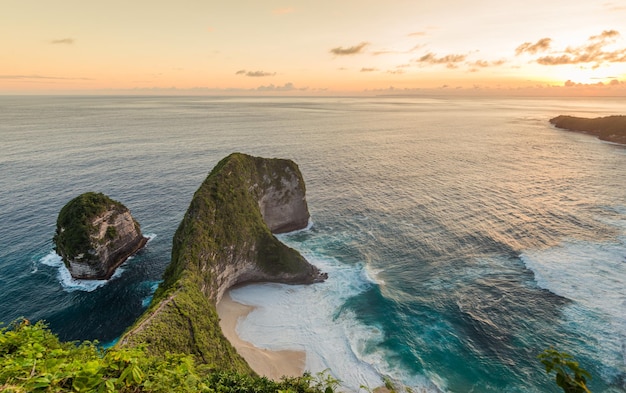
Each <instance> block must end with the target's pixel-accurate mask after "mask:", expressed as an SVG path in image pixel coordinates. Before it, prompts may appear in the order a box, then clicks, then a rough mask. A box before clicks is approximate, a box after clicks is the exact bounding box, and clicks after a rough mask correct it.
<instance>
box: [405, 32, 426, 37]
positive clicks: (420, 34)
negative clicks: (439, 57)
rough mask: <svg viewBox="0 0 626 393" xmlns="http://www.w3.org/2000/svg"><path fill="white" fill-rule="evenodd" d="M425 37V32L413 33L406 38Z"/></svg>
mask: <svg viewBox="0 0 626 393" xmlns="http://www.w3.org/2000/svg"><path fill="white" fill-rule="evenodd" d="M425 35H428V33H427V32H425V31H414V32H413V33H409V34H407V36H408V37H424V36H425Z"/></svg>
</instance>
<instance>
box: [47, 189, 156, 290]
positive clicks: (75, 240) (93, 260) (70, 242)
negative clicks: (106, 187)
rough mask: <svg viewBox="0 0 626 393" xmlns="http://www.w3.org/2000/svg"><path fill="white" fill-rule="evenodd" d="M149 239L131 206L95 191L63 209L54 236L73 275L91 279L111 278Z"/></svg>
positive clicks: (71, 202)
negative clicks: (135, 217)
mask: <svg viewBox="0 0 626 393" xmlns="http://www.w3.org/2000/svg"><path fill="white" fill-rule="evenodd" d="M146 241H147V239H146V238H145V237H143V235H142V234H141V229H140V227H139V224H138V223H137V221H135V219H134V218H133V217H132V216H131V214H130V210H128V208H126V207H125V206H124V205H122V204H121V203H120V202H117V201H114V200H112V199H110V198H109V197H107V196H106V195H104V194H101V193H93V192H88V193H85V194H82V195H80V196H78V197H76V198H74V199H72V200H71V201H70V202H68V203H67V205H65V206H64V207H63V209H61V212H60V213H59V218H58V219H57V231H56V235H55V236H54V242H55V246H56V251H57V253H58V254H59V255H60V256H61V257H62V258H63V262H64V263H65V266H67V268H68V270H69V271H70V273H71V275H72V277H74V278H77V279H87V280H88V279H108V278H110V277H111V275H112V274H113V273H114V272H115V269H116V268H117V267H118V266H119V265H121V264H122V263H123V262H124V261H125V260H126V259H127V258H128V257H129V256H131V255H132V254H134V253H135V252H137V251H138V250H139V249H141V248H142V247H143V246H144V245H145V244H146Z"/></svg>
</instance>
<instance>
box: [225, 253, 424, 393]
mask: <svg viewBox="0 0 626 393" xmlns="http://www.w3.org/2000/svg"><path fill="white" fill-rule="evenodd" d="M303 254H304V256H305V257H306V258H307V260H309V261H310V262H311V263H313V264H314V265H316V266H317V267H319V268H320V269H321V270H322V271H325V272H328V280H326V281H325V282H324V283H319V284H315V285H308V286H293V285H285V284H253V285H248V286H245V287H240V288H235V289H232V290H231V292H230V295H231V297H232V298H233V300H235V301H237V302H239V303H243V304H246V305H250V306H253V307H255V308H254V310H253V311H252V312H251V313H250V314H248V316H247V317H246V318H244V319H241V320H240V321H239V322H238V325H237V334H238V335H239V336H240V337H241V338H242V339H243V340H246V341H248V342H251V343H253V344H254V345H255V346H258V347H260V348H264V349H269V350H275V351H276V350H302V351H305V352H306V363H305V369H306V370H307V371H309V372H311V373H313V374H315V373H318V372H321V371H324V370H331V371H330V372H331V373H332V375H333V376H334V377H335V378H337V379H339V380H340V381H341V385H342V386H343V387H345V388H347V389H350V390H352V391H359V390H360V389H361V387H362V386H365V387H368V388H370V389H374V388H376V387H378V386H381V385H383V384H384V382H383V378H384V377H383V376H385V375H392V377H393V378H394V379H395V378H396V377H398V379H400V378H402V380H403V382H405V381H406V379H405V378H404V377H406V376H402V375H400V374H398V370H393V369H392V367H391V366H389V364H388V363H387V362H386V360H385V359H386V356H385V353H383V352H382V350H380V349H378V348H379V347H380V345H379V344H380V343H381V342H382V341H383V340H384V337H385V332H384V331H383V329H382V327H377V326H368V325H366V324H364V323H362V322H360V321H359V320H358V318H357V316H356V315H355V314H354V312H352V311H350V310H348V309H347V307H345V304H346V301H348V299H350V298H351V297H354V296H356V295H358V294H361V293H363V292H365V291H366V290H368V289H370V288H372V286H374V285H377V284H376V280H374V279H372V277H371V275H370V274H369V273H368V272H367V269H366V267H365V265H363V264H357V265H347V264H342V263H340V262H338V261H336V260H333V259H331V258H322V257H319V256H316V255H313V254H310V253H309V254H307V253H306V252H303ZM390 373H395V374H397V375H393V374H390ZM412 382H415V385H414V386H419V387H420V388H421V389H423V390H422V391H426V389H427V388H430V387H432V386H433V384H432V383H429V382H428V381H426V378H425V377H424V378H421V379H419V380H418V379H413V380H412Z"/></svg>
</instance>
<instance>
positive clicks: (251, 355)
mask: <svg viewBox="0 0 626 393" xmlns="http://www.w3.org/2000/svg"><path fill="white" fill-rule="evenodd" d="M252 310H254V307H251V306H246V305H244V304H241V303H237V302H235V301H234V300H233V299H232V298H231V297H230V293H229V292H226V293H225V294H224V297H223V298H222V300H221V301H220V302H219V303H218V304H217V313H218V315H219V317H220V327H221V328H222V332H223V333H224V336H226V338H227V339H228V341H230V343H231V344H232V345H233V346H234V347H235V348H236V349H237V352H239V354H240V355H241V356H243V358H244V359H246V361H247V362H248V364H249V365H250V367H252V369H253V370H254V371H255V372H256V373H257V374H259V375H264V376H266V377H268V378H271V379H274V380H279V379H280V378H281V377H282V376H288V377H297V376H301V375H302V373H303V372H304V363H305V357H306V354H305V352H303V351H269V350H267V349H261V348H257V347H255V346H254V345H252V344H251V343H249V342H247V341H244V340H242V339H241V338H239V336H238V335H237V331H236V327H237V321H238V320H239V318H245V317H246V315H248V314H249V313H250V312H251V311H252Z"/></svg>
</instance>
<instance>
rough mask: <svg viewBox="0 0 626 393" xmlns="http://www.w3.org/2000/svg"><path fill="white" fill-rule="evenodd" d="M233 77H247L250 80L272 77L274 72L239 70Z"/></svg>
mask: <svg viewBox="0 0 626 393" xmlns="http://www.w3.org/2000/svg"><path fill="white" fill-rule="evenodd" d="M235 75H245V76H249V77H252V78H262V77H265V76H274V75H276V73H275V72H266V71H246V70H239V71H237V72H235Z"/></svg>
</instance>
